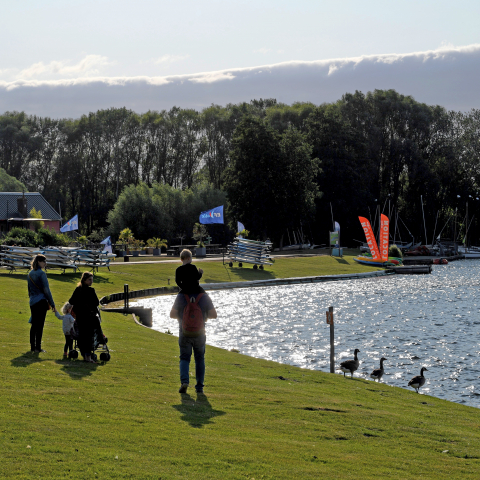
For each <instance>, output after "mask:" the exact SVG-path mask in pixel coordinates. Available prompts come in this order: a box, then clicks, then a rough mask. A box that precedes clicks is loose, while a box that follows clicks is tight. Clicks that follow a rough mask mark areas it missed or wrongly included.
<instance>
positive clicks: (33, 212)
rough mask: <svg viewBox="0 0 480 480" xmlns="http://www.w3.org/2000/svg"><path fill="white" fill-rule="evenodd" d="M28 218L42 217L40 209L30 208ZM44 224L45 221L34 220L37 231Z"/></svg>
mask: <svg viewBox="0 0 480 480" xmlns="http://www.w3.org/2000/svg"><path fill="white" fill-rule="evenodd" d="M30 218H43V217H42V211H41V210H37V209H36V208H35V207H32V209H31V210H30ZM44 225H45V222H35V231H36V232H38V231H39V230H40V229H41V228H43V226H44Z"/></svg>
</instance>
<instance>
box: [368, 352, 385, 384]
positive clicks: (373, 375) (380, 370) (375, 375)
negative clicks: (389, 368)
mask: <svg viewBox="0 0 480 480" xmlns="http://www.w3.org/2000/svg"><path fill="white" fill-rule="evenodd" d="M385 360H386V358H383V357H382V358H381V359H380V368H376V369H375V370H374V371H373V372H372V373H371V374H370V378H373V380H378V381H380V379H381V378H382V377H383V372H384V370H383V362H384V361H385Z"/></svg>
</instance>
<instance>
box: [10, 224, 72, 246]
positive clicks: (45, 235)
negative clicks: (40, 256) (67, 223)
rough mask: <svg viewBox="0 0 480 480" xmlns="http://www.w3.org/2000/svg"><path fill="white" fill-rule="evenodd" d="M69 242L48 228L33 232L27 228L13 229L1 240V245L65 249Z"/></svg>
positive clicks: (69, 239) (62, 235) (68, 239)
mask: <svg viewBox="0 0 480 480" xmlns="http://www.w3.org/2000/svg"><path fill="white" fill-rule="evenodd" d="M70 242H71V238H69V237H68V236H67V235H65V234H62V233H60V234H57V233H55V231H53V230H50V229H48V228H40V229H39V230H38V231H34V230H30V229H28V228H21V227H14V228H12V229H11V230H10V231H9V232H8V234H7V235H6V236H4V237H3V238H2V244H3V245H16V246H17V247H45V246H63V247H66V246H68V244H69V243H70Z"/></svg>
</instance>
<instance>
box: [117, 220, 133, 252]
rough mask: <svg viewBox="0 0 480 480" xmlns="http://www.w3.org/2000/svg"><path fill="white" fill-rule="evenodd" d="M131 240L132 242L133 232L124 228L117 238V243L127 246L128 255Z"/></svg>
mask: <svg viewBox="0 0 480 480" xmlns="http://www.w3.org/2000/svg"><path fill="white" fill-rule="evenodd" d="M132 240H133V232H132V231H131V230H130V229H129V228H128V227H127V228H124V229H123V230H122V231H121V232H120V235H119V236H118V241H119V242H121V243H123V244H125V245H126V246H127V253H130V252H129V246H130V244H131V243H132ZM122 256H123V255H122Z"/></svg>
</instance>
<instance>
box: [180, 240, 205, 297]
mask: <svg viewBox="0 0 480 480" xmlns="http://www.w3.org/2000/svg"><path fill="white" fill-rule="evenodd" d="M180 260H181V261H182V264H183V265H181V266H180V267H178V268H177V270H176V271H175V282H176V283H177V285H178V286H179V287H180V293H184V294H187V295H192V294H193V295H196V294H197V293H205V290H204V289H203V288H202V287H201V286H200V283H199V280H200V279H201V278H202V275H203V270H202V269H201V268H199V269H197V267H196V266H195V265H194V264H193V263H192V252H191V251H190V250H188V249H186V248H185V249H184V250H182V252H181V253H180Z"/></svg>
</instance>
